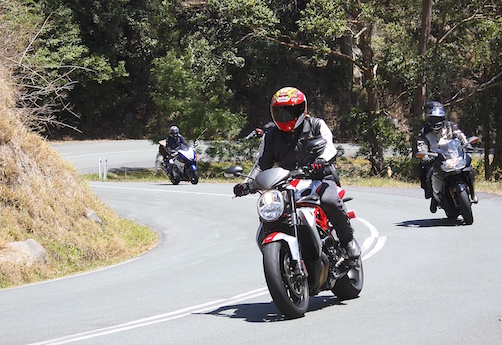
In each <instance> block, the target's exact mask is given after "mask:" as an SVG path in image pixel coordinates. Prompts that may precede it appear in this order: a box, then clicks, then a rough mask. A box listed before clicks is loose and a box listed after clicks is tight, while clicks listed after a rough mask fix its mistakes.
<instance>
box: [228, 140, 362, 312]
mask: <svg viewBox="0 0 502 345" xmlns="http://www.w3.org/2000/svg"><path fill="white" fill-rule="evenodd" d="M323 145H324V146H325V145H326V142H325V140H324V139H322V138H319V139H314V140H312V141H310V142H309V144H308V146H309V148H308V150H307V151H310V153H311V154H312V153H313V152H314V151H316V150H318V152H320V151H321V150H322V149H323V148H324V146H323ZM225 176H226V177H237V176H246V175H244V174H243V169H242V168H241V167H239V166H233V167H230V168H228V169H227V170H226V171H225ZM312 177H313V176H312V172H311V171H309V168H308V167H303V168H298V169H296V170H294V171H289V170H285V169H282V168H271V169H268V170H265V171H262V172H260V173H259V174H258V175H257V176H256V178H255V179H254V185H255V186H256V190H253V191H252V192H258V193H260V194H261V195H260V197H259V199H258V204H257V209H258V215H259V218H260V225H259V227H258V232H257V236H256V240H257V242H258V245H259V247H260V250H261V251H262V254H263V269H264V271H265V280H266V282H267V286H268V289H269V292H270V295H271V296H272V299H273V300H274V303H275V305H276V306H277V308H278V309H279V310H280V311H281V312H282V313H283V314H284V315H285V316H286V317H290V318H297V317H301V316H303V315H304V314H305V312H306V311H307V309H308V305H309V296H315V295H317V294H318V293H320V292H321V291H324V290H331V291H332V292H333V293H334V294H335V295H336V296H337V297H338V298H340V299H351V298H355V297H357V296H358V295H359V293H360V292H361V290H362V288H363V281H364V278H363V265H362V260H361V258H360V257H358V258H356V259H349V257H348V255H347V253H346V251H345V249H344V248H343V247H342V246H340V242H339V240H338V238H337V236H336V232H335V230H334V228H333V226H332V224H331V223H330V222H329V220H328V218H327V216H326V214H325V213H324V211H323V210H322V208H321V206H320V196H319V195H318V194H317V193H316V190H317V187H318V186H320V185H321V183H322V181H320V180H315V179H312ZM338 193H339V196H340V198H341V199H343V200H344V202H345V201H348V200H351V198H344V195H345V190H344V189H343V188H341V187H339V190H338ZM348 214H349V218H351V219H352V218H355V213H354V212H353V211H349V212H348Z"/></svg>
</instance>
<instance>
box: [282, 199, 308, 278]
mask: <svg viewBox="0 0 502 345" xmlns="http://www.w3.org/2000/svg"><path fill="white" fill-rule="evenodd" d="M286 193H287V196H288V199H289V205H290V213H289V219H290V222H291V226H292V227H293V233H294V237H295V238H296V240H297V243H298V254H299V255H298V261H296V265H295V275H297V276H299V277H302V278H306V277H307V276H308V273H307V268H306V267H305V263H304V262H303V259H302V251H301V248H300V242H299V241H298V238H299V237H298V227H299V222H298V214H297V213H296V201H295V190H294V189H287V192H286Z"/></svg>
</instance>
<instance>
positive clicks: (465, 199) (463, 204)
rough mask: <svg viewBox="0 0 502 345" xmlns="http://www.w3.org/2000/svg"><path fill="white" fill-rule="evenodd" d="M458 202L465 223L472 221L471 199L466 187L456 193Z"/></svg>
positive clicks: (469, 223)
mask: <svg viewBox="0 0 502 345" xmlns="http://www.w3.org/2000/svg"><path fill="white" fill-rule="evenodd" d="M458 203H459V204H460V211H461V214H462V218H464V222H465V224H467V225H471V224H472V223H474V216H473V215H472V207H471V199H470V198H469V193H468V192H467V190H466V189H464V190H463V191H461V192H460V194H458Z"/></svg>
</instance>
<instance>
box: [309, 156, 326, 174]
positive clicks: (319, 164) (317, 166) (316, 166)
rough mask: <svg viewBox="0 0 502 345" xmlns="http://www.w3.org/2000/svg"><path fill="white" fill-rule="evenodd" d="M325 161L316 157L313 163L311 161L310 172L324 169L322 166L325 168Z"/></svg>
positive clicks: (318, 171)
mask: <svg viewBox="0 0 502 345" xmlns="http://www.w3.org/2000/svg"><path fill="white" fill-rule="evenodd" d="M326 166H327V162H326V160H325V159H324V158H316V160H315V161H314V163H312V172H313V173H320V172H323V171H324V168H326Z"/></svg>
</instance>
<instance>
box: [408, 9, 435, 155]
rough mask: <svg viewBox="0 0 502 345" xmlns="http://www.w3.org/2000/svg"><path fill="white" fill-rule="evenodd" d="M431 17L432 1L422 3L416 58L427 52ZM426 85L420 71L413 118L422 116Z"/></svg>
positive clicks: (414, 151) (414, 147) (414, 145)
mask: <svg viewBox="0 0 502 345" xmlns="http://www.w3.org/2000/svg"><path fill="white" fill-rule="evenodd" d="M431 17H432V0H423V1H422V26H421V29H420V38H419V42H418V57H419V58H420V56H421V55H423V54H425V52H426V51H427V39H428V38H429V34H430V31H431ZM426 89H427V84H426V80H425V74H424V72H423V71H422V70H421V71H420V72H419V75H418V78H417V85H416V89H415V97H414V100H413V118H419V117H420V116H422V112H423V110H422V109H423V106H424V104H425V94H426ZM416 151H417V149H416V143H414V144H413V156H414V155H415V153H416Z"/></svg>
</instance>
